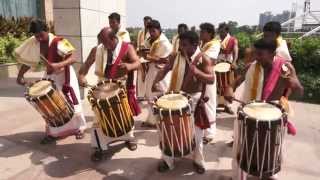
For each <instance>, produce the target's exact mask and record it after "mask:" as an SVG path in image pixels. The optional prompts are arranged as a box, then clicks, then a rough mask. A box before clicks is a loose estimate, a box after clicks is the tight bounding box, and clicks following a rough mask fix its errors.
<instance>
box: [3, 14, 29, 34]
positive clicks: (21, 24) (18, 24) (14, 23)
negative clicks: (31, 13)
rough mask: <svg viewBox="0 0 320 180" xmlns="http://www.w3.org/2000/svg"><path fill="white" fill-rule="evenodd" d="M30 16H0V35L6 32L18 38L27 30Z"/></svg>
mask: <svg viewBox="0 0 320 180" xmlns="http://www.w3.org/2000/svg"><path fill="white" fill-rule="evenodd" d="M31 20H32V18H31V17H19V18H14V17H12V18H5V17H3V16H0V36H1V37H2V36H6V35H7V34H8V33H10V34H11V35H13V36H14V37H17V38H20V37H22V36H24V35H26V33H28V32H29V24H30V22H31Z"/></svg>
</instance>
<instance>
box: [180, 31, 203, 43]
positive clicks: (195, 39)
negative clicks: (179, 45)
mask: <svg viewBox="0 0 320 180" xmlns="http://www.w3.org/2000/svg"><path fill="white" fill-rule="evenodd" d="M179 39H180V40H187V41H189V42H190V43H191V44H193V45H198V44H199V36H198V34H197V33H196V32H194V31H186V32H184V33H182V34H181V35H179Z"/></svg>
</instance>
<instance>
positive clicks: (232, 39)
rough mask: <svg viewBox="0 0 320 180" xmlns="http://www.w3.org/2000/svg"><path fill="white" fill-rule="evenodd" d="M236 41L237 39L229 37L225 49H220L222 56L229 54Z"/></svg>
mask: <svg viewBox="0 0 320 180" xmlns="http://www.w3.org/2000/svg"><path fill="white" fill-rule="evenodd" d="M236 41H237V39H236V38H235V37H230V39H229V41H228V44H227V47H226V48H225V49H221V52H222V54H231V53H232V51H233V48H234V45H235V44H236Z"/></svg>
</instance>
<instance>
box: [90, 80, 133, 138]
mask: <svg viewBox="0 0 320 180" xmlns="http://www.w3.org/2000/svg"><path fill="white" fill-rule="evenodd" d="M88 99H89V102H90V104H91V106H92V110H93V111H94V113H95V116H96V118H97V119H98V124H99V126H100V128H101V129H102V132H103V133H104V134H105V135H106V136H108V137H112V138H116V137H120V136H123V135H125V134H127V133H128V132H130V131H131V130H132V128H133V125H134V120H133V115H132V112H131V109H130V106H129V102H128V97H127V93H126V90H125V87H124V86H123V85H122V83H121V82H120V81H116V80H106V81H101V82H99V83H98V84H97V85H96V86H94V87H93V88H91V90H89V92H88Z"/></svg>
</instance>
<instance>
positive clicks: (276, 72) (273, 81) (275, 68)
mask: <svg viewBox="0 0 320 180" xmlns="http://www.w3.org/2000/svg"><path fill="white" fill-rule="evenodd" d="M285 62H286V60H285V59H283V58H281V57H279V56H276V57H275V59H274V61H273V63H272V71H271V73H270V75H269V76H268V77H267V79H266V84H265V87H264V88H263V92H262V100H268V98H269V96H270V95H271V93H272V92H273V90H274V88H275V87H276V85H277V82H278V80H279V77H280V75H281V67H282V65H283V64H284V63H285Z"/></svg>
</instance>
